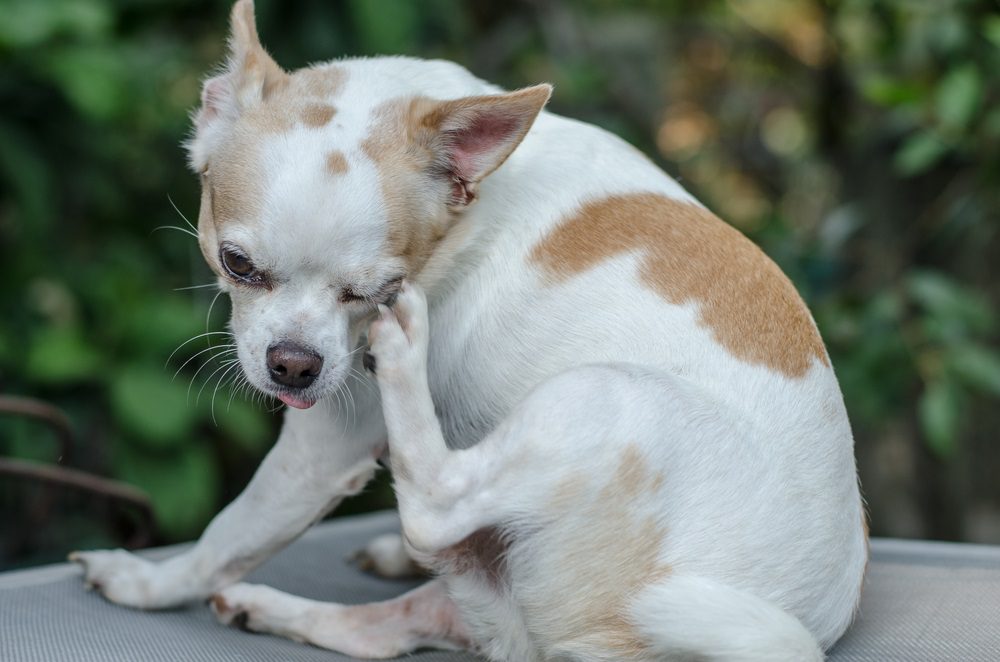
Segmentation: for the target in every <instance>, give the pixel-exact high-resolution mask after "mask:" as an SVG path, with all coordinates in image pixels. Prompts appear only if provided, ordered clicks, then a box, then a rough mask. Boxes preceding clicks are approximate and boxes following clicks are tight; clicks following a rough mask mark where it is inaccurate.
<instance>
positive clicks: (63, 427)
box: [0, 395, 73, 461]
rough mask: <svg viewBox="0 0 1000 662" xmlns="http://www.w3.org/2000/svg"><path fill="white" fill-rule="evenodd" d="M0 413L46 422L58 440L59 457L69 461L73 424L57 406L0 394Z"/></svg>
mask: <svg viewBox="0 0 1000 662" xmlns="http://www.w3.org/2000/svg"><path fill="white" fill-rule="evenodd" d="M0 414H15V415H19V416H27V417H28V418H34V419H37V420H39V421H41V422H43V423H45V424H47V425H48V426H49V428H51V429H52V431H53V432H55V434H56V438H57V439H58V440H59V450H60V453H59V457H60V458H62V459H63V460H64V461H69V458H70V456H71V454H72V452H73V426H72V425H71V424H70V421H69V418H68V417H67V416H66V414H64V413H62V411H61V410H59V409H58V408H57V407H54V406H52V405H50V404H48V403H47V402H42V401H41V400H36V399H35V398H24V397H18V396H11V395H0Z"/></svg>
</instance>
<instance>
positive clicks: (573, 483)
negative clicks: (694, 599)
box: [550, 444, 671, 660]
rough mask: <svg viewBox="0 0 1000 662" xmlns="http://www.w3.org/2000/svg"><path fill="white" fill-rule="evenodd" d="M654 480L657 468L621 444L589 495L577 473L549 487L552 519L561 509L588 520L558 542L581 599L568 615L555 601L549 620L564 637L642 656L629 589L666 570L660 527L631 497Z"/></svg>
mask: <svg viewBox="0 0 1000 662" xmlns="http://www.w3.org/2000/svg"><path fill="white" fill-rule="evenodd" d="M662 483H663V474H662V473H661V472H659V471H654V470H653V469H652V467H650V466H649V463H648V462H647V461H646V459H645V457H644V456H643V454H642V451H641V450H640V449H639V447H638V446H636V445H635V444H629V445H628V446H626V447H625V448H624V449H623V450H622V453H621V456H620V458H619V464H618V466H617V467H616V469H615V471H614V473H613V474H612V475H611V476H610V478H609V479H608V482H607V483H606V484H605V485H604V486H603V487H602V489H601V490H600V491H599V492H598V493H597V494H596V495H595V494H594V491H593V490H592V489H590V488H589V485H588V484H587V481H586V480H585V479H584V478H583V477H582V476H571V477H570V478H569V479H567V480H566V481H564V482H563V483H560V484H559V485H557V487H556V489H555V491H554V493H553V500H552V501H551V502H550V507H552V508H553V516H555V517H560V510H561V509H563V508H566V509H571V510H573V511H576V513H575V514H576V515H577V516H579V514H580V513H581V512H582V513H583V514H584V516H585V517H586V518H587V520H588V521H590V522H592V523H593V525H592V526H588V527H586V528H584V529H582V530H579V531H575V532H574V533H573V534H572V535H571V536H569V539H567V540H564V541H560V542H561V544H563V545H564V549H565V550H566V559H565V561H564V563H565V564H566V565H567V566H568V567H571V568H572V572H573V574H574V575H575V576H577V577H578V578H579V580H578V585H579V586H581V591H582V592H585V593H586V595H587V601H586V603H585V604H584V608H583V609H582V610H580V611H578V612H575V613H570V612H569V611H568V605H566V606H562V607H561V609H560V610H559V611H560V613H558V614H556V615H555V618H556V619H557V620H558V621H559V622H560V623H562V624H563V625H564V626H566V624H567V623H568V626H569V629H570V630H571V631H572V632H571V633H570V632H567V633H566V636H571V637H572V638H574V639H579V640H585V641H586V642H588V643H590V644H592V645H594V646H597V647H599V648H601V649H604V650H607V651H610V652H612V653H614V654H615V658H614V659H623V660H646V659H650V658H649V657H648V656H649V651H648V646H647V644H646V642H645V641H644V639H643V637H642V636H641V635H640V634H639V632H638V631H637V630H636V628H635V625H634V624H633V623H632V622H631V620H630V618H629V614H628V610H629V606H630V604H631V601H632V598H633V597H634V596H635V595H636V594H637V593H639V592H640V591H641V590H642V589H643V588H645V587H647V586H649V585H650V584H654V583H656V582H658V581H660V580H661V579H663V578H664V577H666V576H667V575H669V574H670V572H671V568H670V566H668V565H665V564H664V563H662V562H661V561H660V550H661V546H662V543H663V540H664V538H665V537H666V530H665V529H664V527H663V526H662V525H661V524H660V523H659V522H657V521H656V520H655V519H653V518H652V517H638V516H637V515H636V508H635V503H636V501H645V498H644V496H643V495H646V494H650V493H652V492H655V491H657V490H658V489H659V488H660V486H661V485H662ZM588 494H589V495H590V496H589V497H588V496H587V495H588Z"/></svg>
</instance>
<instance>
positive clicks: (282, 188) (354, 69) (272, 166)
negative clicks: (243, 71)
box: [210, 58, 484, 265]
mask: <svg viewBox="0 0 1000 662" xmlns="http://www.w3.org/2000/svg"><path fill="white" fill-rule="evenodd" d="M483 85H484V84H483V83H482V81H480V80H478V79H476V78H475V77H473V76H472V75H471V74H470V73H468V71H466V70H465V69H463V68H461V67H459V66H458V65H455V64H453V63H449V62H428V61H423V60H414V59H410V58H377V59H371V60H364V59H362V60H347V61H341V62H335V63H331V64H327V65H320V66H317V67H311V68H309V69H303V70H299V71H296V72H295V73H294V74H292V75H291V76H290V77H289V82H288V83H287V84H286V85H285V86H284V87H282V88H280V89H276V90H272V91H271V93H270V95H269V96H268V98H267V100H266V101H265V103H263V104H262V105H260V106H259V107H257V108H254V109H252V110H250V111H248V112H246V113H244V114H243V115H242V116H240V117H239V118H238V119H237V120H236V121H235V123H234V124H233V125H232V126H231V130H230V131H229V132H228V133H227V134H226V135H225V136H219V138H220V139H219V141H218V142H217V143H216V146H215V149H214V153H213V158H212V164H211V166H210V170H211V174H210V180H211V185H212V193H213V195H212V200H213V212H214V217H215V221H216V223H217V225H219V226H220V230H221V231H220V239H225V238H226V237H239V238H241V239H243V240H245V241H248V242H251V245H258V246H259V248H258V250H260V251H264V252H267V253H269V254H271V255H272V256H273V257H274V260H275V261H276V262H277V261H285V258H287V259H291V258H295V259H297V260H299V261H303V262H307V263H315V262H318V261H320V260H322V259H323V258H324V257H325V258H327V259H329V258H330V257H331V252H335V253H336V254H337V255H338V256H340V258H341V261H342V262H344V263H345V265H346V264H347V263H350V262H358V263H359V264H360V263H363V262H365V261H369V262H370V260H371V259H372V257H373V256H374V255H376V254H377V253H379V252H380V251H382V250H383V249H384V248H385V244H386V234H387V232H388V229H389V227H388V225H389V223H388V220H387V218H386V205H385V201H384V200H383V197H384V195H385V189H384V187H383V184H384V182H382V181H380V173H379V169H378V168H379V164H376V163H375V161H374V160H373V158H372V154H371V150H370V149H369V147H370V144H371V141H372V139H373V138H374V137H376V136H373V132H375V133H378V134H379V135H378V136H377V138H378V139H380V140H382V141H389V142H393V141H403V140H406V133H405V127H404V126H403V125H402V124H401V123H394V122H387V121H385V120H386V117H385V112H384V111H385V108H386V104H387V102H395V101H398V100H401V99H407V98H411V97H414V96H417V95H420V94H427V93H430V94H431V95H432V96H436V97H438V98H449V97H459V96H463V95H467V94H472V93H476V92H481V91H482V88H483ZM382 165H384V164H382ZM233 240H234V241H236V239H233Z"/></svg>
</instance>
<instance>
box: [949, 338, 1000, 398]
mask: <svg viewBox="0 0 1000 662" xmlns="http://www.w3.org/2000/svg"><path fill="white" fill-rule="evenodd" d="M947 360H948V364H949V367H950V368H951V369H952V370H953V371H954V372H955V374H956V376H957V377H958V378H959V379H961V380H962V381H963V382H965V383H966V384H968V385H970V386H972V387H974V388H976V389H978V390H980V391H983V392H984V393H989V394H991V395H993V396H995V397H1000V353H998V352H997V350H995V349H987V348H986V347H983V346H981V345H973V344H962V345H958V346H956V347H951V348H949V351H948V354H947Z"/></svg>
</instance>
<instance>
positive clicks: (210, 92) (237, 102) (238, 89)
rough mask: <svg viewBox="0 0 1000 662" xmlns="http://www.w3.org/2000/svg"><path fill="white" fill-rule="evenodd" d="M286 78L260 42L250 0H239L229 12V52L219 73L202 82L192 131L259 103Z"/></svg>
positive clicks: (284, 81) (281, 84)
mask: <svg viewBox="0 0 1000 662" xmlns="http://www.w3.org/2000/svg"><path fill="white" fill-rule="evenodd" d="M287 81H288V74H287V73H286V72H285V71H284V70H283V69H282V68H281V67H279V66H278V64H277V63H276V62H275V61H274V60H273V59H272V58H271V56H270V55H268V53H267V51H265V50H264V47H263V46H261V44H260V37H259V36H258V35H257V25H256V22H255V20H254V10H253V0H239V2H237V3H236V4H235V5H233V9H232V12H231V13H230V15H229V55H228V57H227V59H226V66H225V70H224V71H223V73H222V74H220V75H218V76H214V77H212V78H209V79H208V80H206V81H205V83H204V85H203V86H202V90H201V108H199V109H198V113H197V115H196V116H195V122H194V123H195V131H196V133H201V132H202V131H204V130H205V129H206V128H208V127H209V126H210V125H211V124H213V123H215V122H217V121H220V120H225V119H230V120H232V119H236V118H237V117H239V115H240V114H241V113H242V112H244V111H246V110H248V109H250V108H252V107H254V106H256V105H258V104H260V103H261V102H262V101H263V100H264V99H266V98H267V97H268V95H270V94H272V93H273V92H274V91H275V90H276V89H279V88H280V87H283V86H284V85H285V84H286V83H287Z"/></svg>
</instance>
